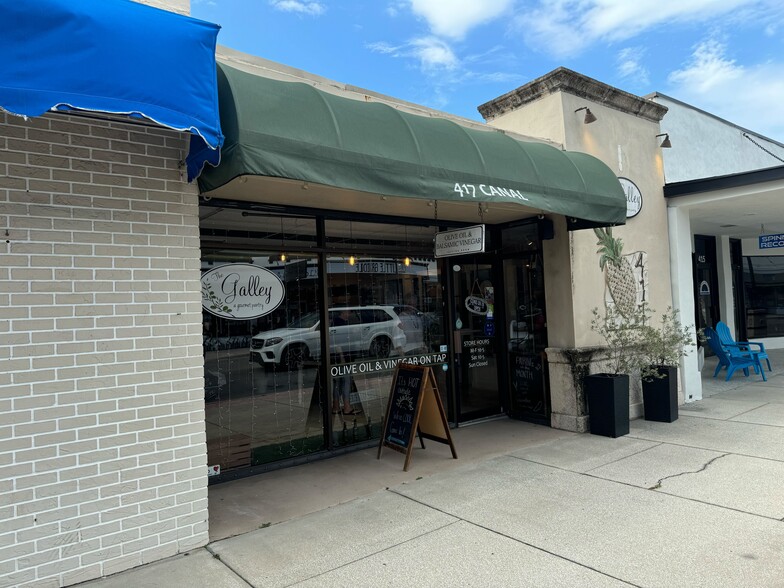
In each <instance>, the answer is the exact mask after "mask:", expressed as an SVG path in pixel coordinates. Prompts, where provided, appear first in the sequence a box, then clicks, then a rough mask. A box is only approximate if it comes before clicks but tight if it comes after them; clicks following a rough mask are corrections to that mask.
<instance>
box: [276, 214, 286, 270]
mask: <svg viewBox="0 0 784 588" xmlns="http://www.w3.org/2000/svg"><path fill="white" fill-rule="evenodd" d="M284 241H285V240H284V238H283V217H280V257H279V258H278V259H280V261H281V262H284V261H286V251H285V250H284V248H283V245H284Z"/></svg>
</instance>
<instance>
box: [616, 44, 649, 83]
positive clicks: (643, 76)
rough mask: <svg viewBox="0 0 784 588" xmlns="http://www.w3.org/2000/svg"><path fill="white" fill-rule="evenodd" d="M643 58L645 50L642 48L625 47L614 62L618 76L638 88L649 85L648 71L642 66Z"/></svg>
mask: <svg viewBox="0 0 784 588" xmlns="http://www.w3.org/2000/svg"><path fill="white" fill-rule="evenodd" d="M644 57H645V49H644V48H642V47H626V48H624V49H621V50H620V51H619V52H618V56H617V57H616V60H615V61H616V70H617V72H618V75H619V76H620V77H621V78H623V79H626V80H631V81H632V82H634V83H636V84H638V85H640V86H647V85H648V84H650V76H649V74H648V69H647V68H646V67H645V66H644V65H643V64H642V61H643V58H644ZM646 90H647V88H646Z"/></svg>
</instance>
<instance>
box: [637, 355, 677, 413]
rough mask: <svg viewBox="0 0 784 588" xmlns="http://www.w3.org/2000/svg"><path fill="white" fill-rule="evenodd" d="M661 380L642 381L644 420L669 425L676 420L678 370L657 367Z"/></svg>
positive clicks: (668, 367) (669, 367)
mask: <svg viewBox="0 0 784 588" xmlns="http://www.w3.org/2000/svg"><path fill="white" fill-rule="evenodd" d="M656 371H658V372H659V375H662V376H664V377H662V378H652V379H649V380H646V379H643V381H642V403H643V407H644V408H645V420H646V421H657V422H660V423H671V422H672V421H677V420H678V368H675V367H671V366H657V367H656Z"/></svg>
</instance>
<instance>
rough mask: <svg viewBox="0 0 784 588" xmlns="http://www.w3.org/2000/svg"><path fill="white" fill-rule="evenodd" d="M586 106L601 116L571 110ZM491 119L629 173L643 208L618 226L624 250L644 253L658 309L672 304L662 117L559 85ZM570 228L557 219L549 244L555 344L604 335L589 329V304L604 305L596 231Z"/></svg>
mask: <svg viewBox="0 0 784 588" xmlns="http://www.w3.org/2000/svg"><path fill="white" fill-rule="evenodd" d="M582 106H589V107H590V109H591V112H593V114H594V115H595V116H596V117H597V120H596V122H594V123H592V124H588V125H586V124H584V123H583V117H584V113H583V112H582V111H581V112H578V113H575V112H574V111H575V110H576V109H577V108H580V107H582ZM489 124H490V125H492V126H494V127H498V128H502V129H509V130H512V131H515V132H518V133H524V134H527V135H530V136H536V137H542V138H546V139H550V140H553V141H557V142H560V143H562V144H563V146H564V148H565V149H567V150H569V151H581V152H585V153H589V154H591V155H594V156H595V157H597V158H598V159H600V160H602V161H603V162H604V163H605V164H607V165H608V166H609V167H610V168H611V169H612V170H613V171H614V172H615V173H616V175H618V176H623V177H626V178H629V179H630V180H632V181H633V182H634V183H635V184H636V185H637V186H638V187H639V188H640V191H641V192H642V195H643V207H642V210H641V212H640V213H639V214H638V215H637V216H636V217H635V218H632V219H629V220H628V223H627V224H626V225H625V226H621V227H616V228H615V229H614V231H613V233H614V235H615V236H617V237H620V238H621V239H622V240H623V243H624V253H631V252H635V251H645V252H647V254H648V286H649V290H648V297H649V302H650V304H651V306H652V307H653V308H654V309H656V310H659V311H661V310H664V309H666V308H667V307H668V306H670V305H671V304H672V297H671V296H672V295H671V288H670V277H669V244H668V238H667V210H666V203H665V200H664V195H663V192H662V186H663V185H664V178H663V174H662V162H661V149H660V148H659V147H658V142H657V140H656V138H655V137H656V135H657V134H658V133H659V126H658V124H657V123H654V122H651V121H649V120H646V119H643V118H641V117H638V116H634V115H632V114H627V113H624V112H621V111H619V110H616V109H614V108H610V107H607V106H603V105H601V104H597V103H593V102H590V101H588V100H586V99H583V98H579V97H577V96H574V95H571V94H566V93H563V92H557V93H555V94H551V95H548V96H545V97H543V98H540V99H538V100H536V101H534V102H531V103H528V104H526V105H524V106H523V107H521V108H518V109H517V110H514V111H512V112H509V113H506V114H504V115H502V116H499V117H498V118H496V119H494V120H493V121H492V122H490V123H489ZM565 228H566V226H565V222H564V221H563V219H561V222H557V223H556V238H555V240H554V241H552V242H550V243H548V244H547V245H546V249H545V271H546V288H547V306H548V310H549V317H550V318H549V320H548V338H549V342H550V345H551V346H553V347H583V346H590V345H599V344H601V340H600V339H599V338H598V336H597V335H596V334H595V333H593V332H592V331H591V329H590V319H591V309H592V308H595V307H599V308H601V307H602V306H603V304H604V295H605V293H604V290H605V285H604V275H603V273H602V272H601V271H600V269H599V256H598V255H597V254H596V249H597V245H596V241H597V239H596V235H595V234H594V232H593V231H592V230H580V231H572V232H567V231H566V230H565ZM570 259H571V263H569V260H570ZM567 267H568V272H569V281H568V282H567V280H566V279H565V274H566V272H567V270H566V269H565V268H567ZM566 288H568V291H565V289H566ZM570 299H571V300H570ZM555 309H558V312H554V310H555ZM561 309H565V310H566V311H565V312H562V311H561Z"/></svg>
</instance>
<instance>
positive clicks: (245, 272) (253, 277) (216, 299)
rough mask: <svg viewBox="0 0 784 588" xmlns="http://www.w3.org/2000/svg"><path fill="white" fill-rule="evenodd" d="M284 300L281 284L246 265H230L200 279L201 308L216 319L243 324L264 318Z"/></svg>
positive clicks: (270, 276) (251, 265)
mask: <svg viewBox="0 0 784 588" xmlns="http://www.w3.org/2000/svg"><path fill="white" fill-rule="evenodd" d="M285 296H286V288H285V287H284V286H283V282H281V281H280V278H279V277H278V276H276V275H275V274H274V273H272V272H271V271H269V270H268V269H265V268H263V267H259V266H257V265H253V264H250V263H232V264H227V265H222V266H220V267H216V268H214V269H211V270H209V271H207V272H205V273H203V274H202V276H201V305H202V308H204V310H206V311H207V312H209V313H212V314H214V315H216V316H219V317H222V318H226V319H233V320H247V319H254V318H258V317H261V316H265V315H267V314H269V313H271V312H272V311H273V310H275V309H276V308H277V307H278V306H280V304H281V302H283V299H284V298H285Z"/></svg>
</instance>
